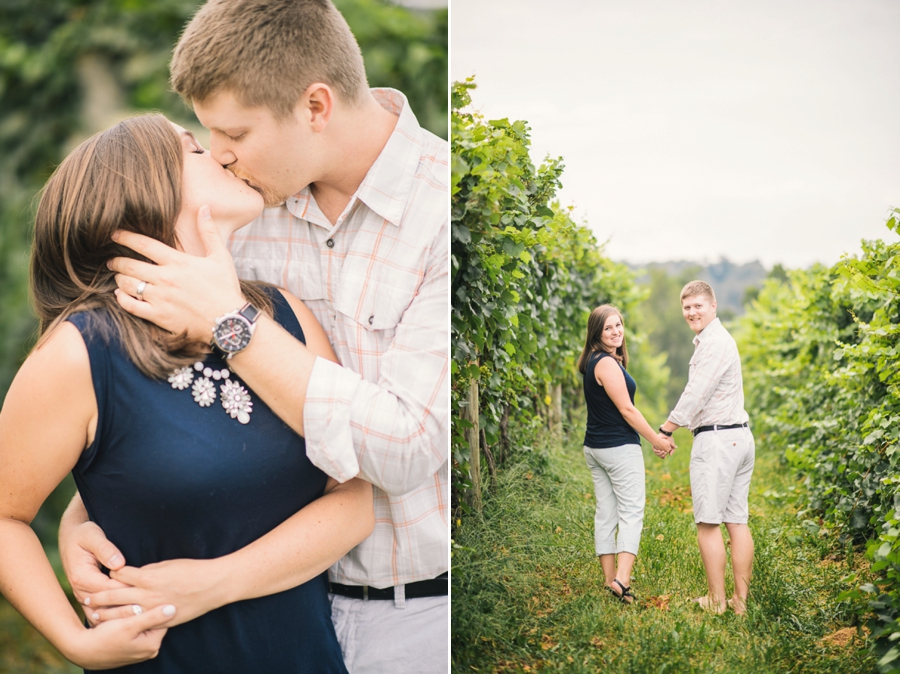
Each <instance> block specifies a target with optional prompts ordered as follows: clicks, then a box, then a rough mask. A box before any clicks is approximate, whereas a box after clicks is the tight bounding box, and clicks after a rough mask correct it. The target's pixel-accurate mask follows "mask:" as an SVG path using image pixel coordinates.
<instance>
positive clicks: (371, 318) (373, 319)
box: [369, 315, 375, 325]
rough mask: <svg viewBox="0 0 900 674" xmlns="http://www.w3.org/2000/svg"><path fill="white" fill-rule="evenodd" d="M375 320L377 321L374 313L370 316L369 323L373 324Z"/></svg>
mask: <svg viewBox="0 0 900 674" xmlns="http://www.w3.org/2000/svg"><path fill="white" fill-rule="evenodd" d="M374 322H375V316H374V315H372V316H369V325H372V323H374Z"/></svg>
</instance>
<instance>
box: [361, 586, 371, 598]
mask: <svg viewBox="0 0 900 674" xmlns="http://www.w3.org/2000/svg"><path fill="white" fill-rule="evenodd" d="M362 589H363V601H369V586H368V585H363V586H362Z"/></svg>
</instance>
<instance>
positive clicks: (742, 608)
mask: <svg viewBox="0 0 900 674" xmlns="http://www.w3.org/2000/svg"><path fill="white" fill-rule="evenodd" d="M728 606H730V607H731V610H732V611H734V612H735V614H737V615H744V614H745V613H746V612H747V601H746V600H745V599H741V598H740V597H732V598H731V599H729V600H728Z"/></svg>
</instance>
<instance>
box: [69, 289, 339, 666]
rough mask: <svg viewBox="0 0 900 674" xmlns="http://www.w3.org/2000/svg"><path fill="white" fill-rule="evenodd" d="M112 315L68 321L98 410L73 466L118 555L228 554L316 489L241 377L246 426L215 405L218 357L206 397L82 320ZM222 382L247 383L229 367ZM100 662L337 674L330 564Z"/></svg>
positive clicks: (301, 455)
mask: <svg viewBox="0 0 900 674" xmlns="http://www.w3.org/2000/svg"><path fill="white" fill-rule="evenodd" d="M267 292H269V293H270V296H271V298H272V301H273V303H274V309H275V312H274V317H275V320H276V321H277V322H278V323H280V324H281V325H282V326H283V327H284V328H285V329H286V330H287V331H288V332H290V333H291V334H292V335H293V336H294V337H296V338H297V339H299V340H301V341H304V337H303V331H302V330H301V328H300V324H299V323H298V321H297V318H296V317H295V316H294V312H293V311H292V310H291V308H290V305H288V303H287V301H286V300H285V299H284V297H283V296H282V295H281V293H280V292H278V291H277V290H275V289H274V288H272V289H269V290H267ZM108 320H109V317H108V315H107V314H105V313H103V312H100V311H89V312H82V313H78V314H74V315H73V316H71V317H70V318H69V321H70V322H71V323H73V324H74V325H75V326H76V327H78V329H79V330H80V331H81V334H82V336H83V338H84V340H85V344H86V345H87V348H88V355H89V357H90V363H91V377H92V379H93V383H94V392H95V394H96V397H97V408H98V412H99V418H98V421H97V433H96V437H95V438H94V441H93V443H91V445H90V446H89V447H88V448H87V449H85V450H84V452H83V453H82V455H81V457H80V459H79V461H78V463H77V464H76V466H75V468H74V469H73V471H72V472H73V475H74V477H75V482H76V484H77V485H78V491H79V492H80V493H81V497H82V499H83V500H84V504H85V506H86V508H87V512H88V514H89V516H90V518H91V520H92V521H94V522H96V523H97V524H98V525H99V526H100V527H101V528H102V529H103V531H104V532H105V533H106V535H107V537H108V538H109V539H110V540H111V541H112V542H113V543H115V544H116V545H117V546H118V547H119V549H120V550H121V551H122V554H124V555H125V560H126V563H127V564H129V565H130V566H143V565H145V564H151V563H153V562H160V561H163V560H167V559H176V558H191V559H209V558H214V557H220V556H222V555H227V554H229V553H231V552H234V551H235V550H238V549H240V548H242V547H244V546H246V545H247V544H249V543H251V542H253V541H255V540H256V539H258V538H259V537H261V536H263V535H264V534H266V533H267V532H269V531H271V530H272V529H274V528H275V527H276V526H278V525H279V524H281V523H282V522H283V521H284V520H286V519H288V518H289V517H290V516H291V515H293V514H294V513H296V512H297V511H298V510H300V509H301V508H303V507H304V506H305V505H307V504H308V503H310V502H311V501H313V500H315V499H316V498H318V497H319V496H321V495H322V493H323V491H324V488H325V483H326V480H327V476H326V475H325V473H323V472H322V471H320V470H319V469H318V468H316V467H315V466H313V465H312V463H310V461H309V459H308V458H307V456H306V447H305V444H304V440H303V438H302V437H300V436H299V435H297V434H296V433H295V432H294V431H293V430H291V428H290V427H289V426H288V425H287V424H285V423H284V422H283V421H281V419H279V418H278V417H277V416H276V415H275V414H274V413H273V412H272V410H270V409H269V407H268V406H267V405H266V404H265V403H264V402H263V401H262V400H261V399H260V398H258V397H257V396H256V394H255V393H253V391H250V390H249V389H247V387H246V386H245V385H244V388H245V389H247V391H248V393H249V395H250V398H251V402H252V411H251V413H250V421H249V423H247V424H246V425H245V424H242V423H240V422H239V420H238V419H237V418H232V417H231V416H230V415H229V414H228V412H226V410H225V409H224V408H223V407H222V404H221V400H222V396H221V393H220V392H221V388H222V385H223V382H224V381H226V379H225V378H224V377H221V373H222V370H223V369H225V368H226V364H225V361H223V360H222V359H221V358H220V357H218V356H216V355H214V354H210V355H209V356H207V357H206V358H205V360H204V361H203V365H204V367H208V368H210V370H211V371H218V372H219V374H220V379H218V380H216V379H214V378H212V377H207V379H208V380H209V382H211V383H212V384H213V385H214V388H215V389H216V392H217V395H216V400H215V402H213V403H212V404H211V405H209V406H207V407H201V406H200V405H198V404H197V403H196V402H195V401H194V396H193V394H192V388H191V386H187V387H186V388H183V389H182V390H177V389H175V388H173V386H172V384H171V383H170V382H168V381H166V380H154V379H150V378H148V377H146V376H144V375H143V374H142V373H141V372H140V370H138V369H137V367H135V365H134V363H132V362H131V360H130V359H129V357H128V355H127V354H126V352H125V351H124V350H123V348H122V346H121V343H120V342H119V341H118V340H117V339H116V338H111V339H110V340H109V343H107V341H106V340H105V339H104V338H103V337H102V336H100V334H99V331H97V330H94V329H91V327H90V324H91V323H92V322H93V321H108ZM191 369H192V370H193V368H191ZM193 375H194V380H195V381H196V380H199V379H200V378H202V377H203V376H204V374H203V372H202V371H193ZM228 380H230V381H232V382H235V383H236V384H241V385H243V382H241V381H240V380H239V379H238V378H237V377H236V376H235V375H234V374H233V373H231V374H230V376H229V377H228ZM247 573H253V570H252V569H248V570H247ZM106 671H116V672H128V673H134V674H145V673H158V674H163V673H165V674H181V673H184V674H195V673H196V672H217V673H219V674H226V673H230V672H234V673H235V674H237V673H241V674H246V673H247V672H256V673H260V674H264V673H270V674H281V673H283V672H292V673H297V672H310V673H312V672H316V673H319V672H321V673H326V672H327V673H333V672H341V673H345V672H346V671H347V670H346V668H345V667H344V662H343V658H342V656H341V649H340V645H339V644H338V641H337V637H336V635H335V631H334V626H333V624H332V622H331V606H330V603H329V600H328V580H327V574H326V573H322V574H321V575H319V576H317V577H316V578H313V579H312V580H310V581H309V582H307V583H304V584H303V585H300V586H299V587H295V588H293V589H291V590H287V591H285V592H279V593H277V594H273V595H270V596H267V597H261V598H258V599H251V600H247V601H241V602H236V603H234V604H229V605H227V606H223V607H221V608H219V609H216V610H215V611H211V612H209V613H207V614H206V615H203V616H201V617H199V618H197V619H195V620H192V621H190V622H187V623H185V624H183V625H178V626H176V627H173V628H171V629H169V631H168V632H167V633H166V636H165V637H164V638H163V641H162V647H161V649H160V651H159V655H158V657H156V658H155V659H153V660H147V661H145V662H141V663H138V664H135V665H129V666H126V667H122V668H120V669H116V670H106Z"/></svg>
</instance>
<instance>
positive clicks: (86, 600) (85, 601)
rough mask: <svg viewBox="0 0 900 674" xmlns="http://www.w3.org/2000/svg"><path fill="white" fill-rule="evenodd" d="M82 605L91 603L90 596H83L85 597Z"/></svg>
mask: <svg viewBox="0 0 900 674" xmlns="http://www.w3.org/2000/svg"><path fill="white" fill-rule="evenodd" d="M84 605H85V606H90V605H91V598H90V597H85V598H84Z"/></svg>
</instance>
